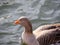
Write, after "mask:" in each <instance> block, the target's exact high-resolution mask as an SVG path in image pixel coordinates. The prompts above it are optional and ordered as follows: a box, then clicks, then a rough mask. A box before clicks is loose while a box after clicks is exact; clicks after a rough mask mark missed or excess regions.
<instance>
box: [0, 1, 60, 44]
mask: <svg viewBox="0 0 60 45" xmlns="http://www.w3.org/2000/svg"><path fill="white" fill-rule="evenodd" d="M20 16H26V17H28V18H29V19H30V20H31V23H32V25H33V29H36V28H37V27H38V26H40V25H43V24H50V23H58V22H60V0H0V45H19V37H20V39H21V33H22V31H23V29H24V28H23V27H21V26H20V25H17V26H16V25H14V24H13V21H14V20H16V19H17V18H19V17H20Z"/></svg>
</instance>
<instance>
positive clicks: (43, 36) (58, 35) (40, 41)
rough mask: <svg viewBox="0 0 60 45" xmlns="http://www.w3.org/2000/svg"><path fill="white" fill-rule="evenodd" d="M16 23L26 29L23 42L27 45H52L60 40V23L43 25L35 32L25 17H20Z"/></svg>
mask: <svg viewBox="0 0 60 45" xmlns="http://www.w3.org/2000/svg"><path fill="white" fill-rule="evenodd" d="M14 23H15V24H20V25H22V26H23V27H24V28H25V30H24V31H23V33H22V40H23V43H26V44H27V45H50V44H52V43H55V42H57V41H59V40H60V23H58V24H49V25H43V26H40V27H38V28H37V29H36V30H34V31H32V25H31V23H30V21H29V20H28V19H27V18H25V17H20V18H19V19H18V20H16V21H15V22H14Z"/></svg>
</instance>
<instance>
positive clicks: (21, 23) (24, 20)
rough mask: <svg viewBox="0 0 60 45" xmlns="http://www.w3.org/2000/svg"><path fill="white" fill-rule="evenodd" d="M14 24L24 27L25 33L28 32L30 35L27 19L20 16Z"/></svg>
mask: <svg viewBox="0 0 60 45" xmlns="http://www.w3.org/2000/svg"><path fill="white" fill-rule="evenodd" d="M14 24H16V25H19V24H20V25H21V26H23V27H25V32H28V33H32V25H31V23H30V21H29V20H28V18H26V17H24V16H22V17H20V18H19V19H17V20H16V21H15V22H14Z"/></svg>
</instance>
